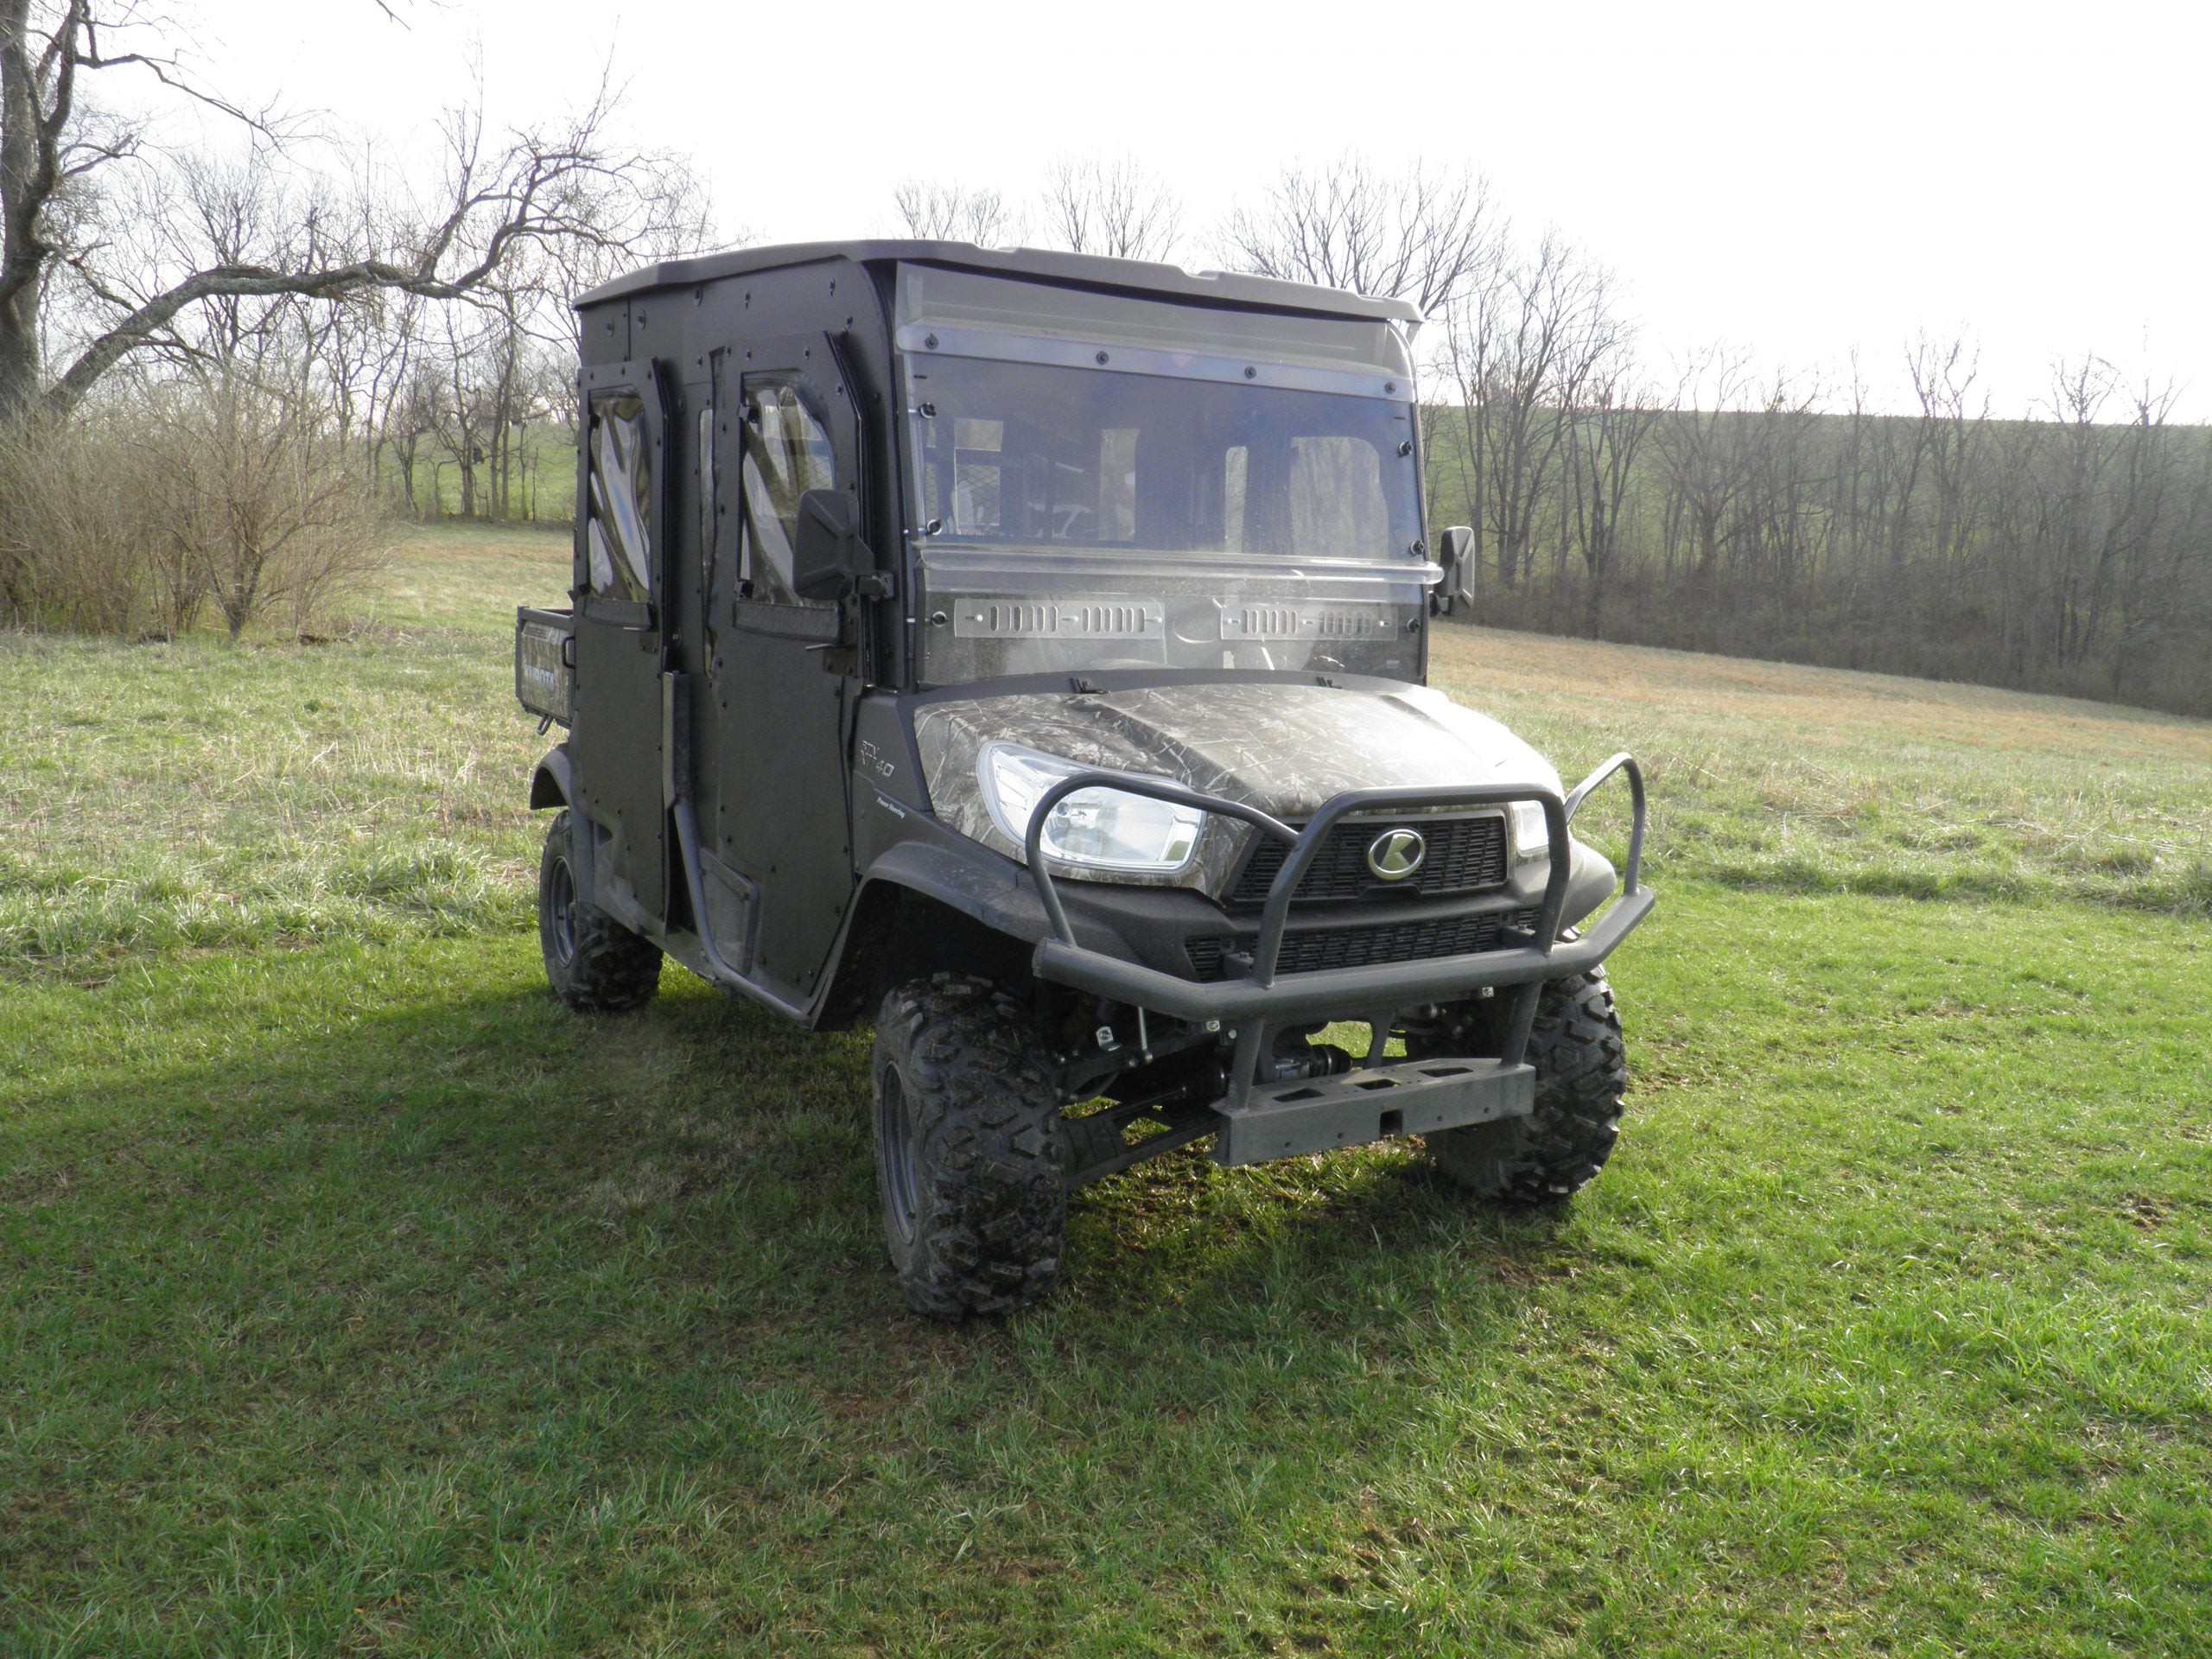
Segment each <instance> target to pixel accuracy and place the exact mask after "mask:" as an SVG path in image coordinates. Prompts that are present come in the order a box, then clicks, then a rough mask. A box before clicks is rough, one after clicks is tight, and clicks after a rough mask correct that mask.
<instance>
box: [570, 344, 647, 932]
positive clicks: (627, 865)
mask: <svg viewBox="0 0 2212 1659" xmlns="http://www.w3.org/2000/svg"><path fill="white" fill-rule="evenodd" d="M580 390H581V391H582V397H581V398H580V400H579V402H580V405H581V409H582V419H583V423H584V429H583V432H582V442H581V443H580V445H579V447H578V455H579V459H580V463H581V464H580V465H579V466H578V467H577V476H576V541H575V581H574V586H573V588H572V589H571V591H572V593H573V594H574V595H575V653H576V664H575V671H576V679H575V721H574V724H573V726H572V727H571V728H570V731H569V756H570V759H571V761H572V763H573V765H574V766H575V784H576V794H577V801H576V804H577V807H578V809H579V810H581V811H582V814H583V816H584V817H586V818H588V819H589V820H590V821H591V823H594V824H595V825H597V826H598V828H599V829H600V830H601V831H603V832H604V835H603V837H602V839H601V842H600V844H599V849H598V852H597V855H596V857H595V859H594V881H595V882H596V883H599V884H601V885H608V884H611V885H612V887H613V893H614V895H615V896H616V897H617V898H618V899H619V898H620V896H622V894H623V893H624V891H625V889H626V890H627V894H628V896H629V897H630V898H631V899H632V900H633V901H634V902H635V904H636V905H637V906H638V908H639V909H640V910H642V911H643V912H645V915H646V916H647V917H648V918H651V919H652V920H654V921H657V922H658V921H664V920H665V918H666V917H667V914H668V830H667V823H668V816H667V813H666V811H665V810H664V806H665V804H664V800H663V795H662V745H663V741H664V737H663V721H662V707H661V705H662V682H661V672H662V667H663V664H662V655H663V651H664V645H665V640H664V628H665V626H666V624H667V607H666V605H665V602H664V601H665V598H666V588H665V584H666V581H667V569H666V560H665V557H664V548H663V545H662V543H663V541H664V531H665V517H666V515H665V512H664V507H663V501H664V496H665V494H666V490H665V483H666V480H665V477H664V466H663V460H662V458H663V456H664V454H666V453H667V449H666V443H665V433H664V401H663V398H662V396H661V390H660V382H659V378H658V374H657V373H656V372H655V370H654V367H653V365H652V364H651V363H623V364H617V365H612V366H601V367H598V368H592V369H586V370H585V371H584V372H583V374H582V384H581V387H580ZM609 907H610V908H613V906H609Z"/></svg>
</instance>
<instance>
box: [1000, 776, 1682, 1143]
mask: <svg viewBox="0 0 2212 1659" xmlns="http://www.w3.org/2000/svg"><path fill="white" fill-rule="evenodd" d="M1616 773H1625V774H1626V776H1627V778H1628V782H1629V791H1630V802H1631V804H1632V807H1633V811H1634V819H1633V823H1632V824H1631V827H1630V831H1629V843H1628V863H1627V868H1625V870H1624V872H1623V876H1622V881H1621V890H1620V894H1619V897H1618V899H1616V901H1615V902H1614V904H1613V905H1612V906H1611V908H1610V909H1609V910H1607V911H1606V912H1605V915H1604V916H1602V917H1601V918H1599V920H1598V922H1597V923H1596V924H1595V925H1593V926H1592V927H1591V928H1590V929H1589V930H1588V931H1586V932H1585V933H1583V934H1582V935H1581V937H1580V938H1575V939H1573V940H1562V939H1560V937H1559V935H1560V921H1561V918H1562V915H1563V912H1564V911H1565V909H1566V906H1567V883H1568V878H1569V874H1570V864H1571V857H1570V853H1571V843H1570V841H1569V838H1568V834H1567V829H1568V826H1569V825H1570V824H1571V823H1573V819H1574V815H1575V813H1576V812H1577V811H1579V810H1580V808H1581V805H1582V803H1583V802H1584V801H1585V800H1586V799H1587V798H1588V797H1589V795H1590V793H1591V791H1593V790H1595V789H1597V788H1598V787H1599V785H1602V784H1604V783H1605V782H1606V781H1607V780H1608V779H1611V777H1613V776H1614V775H1615V774H1616ZM1093 788H1109V789H1118V790H1122V791H1127V792H1128V793H1130V794H1133V795H1143V796H1147V797H1150V798H1153V799H1154V800H1160V801H1166V802H1168V803H1170V804H1174V805H1178V806H1188V807H1194V808H1196V809H1198V810H1201V811H1205V812H1212V813H1218V814H1220V815H1221V816H1222V817H1230V818H1235V819H1237V820H1239V821H1241V822H1243V823H1249V824H1250V825H1252V826H1253V827H1254V828H1255V829H1257V830H1258V831H1259V832H1260V833H1261V834H1262V835H1267V836H1274V837H1276V838H1277V839H1279V840H1281V841H1286V842H1289V843H1290V851H1289V852H1288V854H1287V855H1285V857H1284V859H1283V861H1282V868H1281V869H1280V870H1278V871H1277V872H1276V873H1275V878H1274V883H1273V885H1271V886H1270V887H1268V897H1267V901H1266V903H1265V905H1264V906H1262V910H1261V913H1260V931H1259V938H1258V942H1257V944H1255V947H1254V949H1253V952H1252V968H1251V972H1250V975H1249V977H1246V978H1242V979H1230V980H1225V981H1219V982H1203V981H1198V980H1190V979H1183V978H1179V977H1178V976H1175V975H1173V974H1167V973H1162V972H1160V970H1159V969H1154V968H1147V967H1144V966H1142V965H1141V964H1140V963H1134V962H1128V961H1125V960H1123V959H1122V958H1121V957H1110V956H1108V955H1106V954H1104V953H1103V952H1102V951H1097V950H1087V949H1085V948H1084V946H1082V945H1080V944H1077V942H1076V938H1075V931H1074V929H1073V928H1072V927H1071V925H1070V924H1069V921H1068V915H1067V910H1066V908H1065V906H1063V905H1062V903H1061V902H1060V895H1059V892H1058V886H1057V883H1056V880H1055V878H1054V876H1053V874H1052V871H1051V869H1050V868H1047V861H1046V856H1045V852H1044V834H1045V823H1046V819H1047V818H1048V817H1050V816H1051V814H1052V809H1053V808H1054V807H1056V806H1058V804H1060V802H1061V801H1063V800H1065V798H1067V797H1068V796H1070V795H1072V794H1074V793H1076V792H1077V791H1078V790H1084V789H1093ZM1522 801H1534V802H1536V803H1537V804H1539V805H1541V807H1542V809H1543V813H1544V829H1545V836H1546V841H1547V849H1548V854H1549V856H1550V869H1549V871H1548V874H1547V877H1546V880H1545V882H1544V897H1543V902H1542V905H1541V908H1540V909H1539V911H1538V920H1537V924H1536V931H1535V939H1534V940H1533V941H1532V942H1531V943H1530V944H1526V945H1521V946H1515V947H1512V948H1510V949H1506V950H1487V951H1483V952H1480V953H1478V954H1472V955H1466V956H1457V957H1431V958H1427V959H1423V960H1419V961H1413V962H1396V963H1374V964H1370V965H1369V966H1366V967H1361V968H1337V969H1323V970H1321V971H1319V972H1314V973H1300V974H1294V975H1291V976H1287V977H1285V976H1279V975H1278V974H1277V971H1276V963H1277V962H1278V961H1279V960H1280V959H1281V951H1282V942H1283V935H1284V931H1285V930H1286V929H1287V926H1288V924H1289V920H1290V910H1291V901H1292V897H1293V895H1294V893H1296V892H1297V891H1298V887H1299V884H1300V882H1301V881H1302V880H1304V879H1305V876H1306V870H1307V869H1308V868H1310V867H1311V866H1312V864H1313V860H1314V858H1315V857H1316V856H1317V855H1319V852H1320V849H1321V848H1322V846H1323V845H1324V843H1325V842H1326V841H1327V839H1328V836H1329V833H1330V831H1331V830H1332V829H1334V828H1335V827H1336V825H1337V824H1338V822H1340V821H1341V820H1342V819H1344V818H1345V817H1351V815H1353V814H1355V813H1363V812H1365V813H1375V812H1383V813H1387V812H1391V811H1415V810H1433V809H1439V808H1442V809H1450V808H1454V807H1484V806H1497V807H1510V806H1512V805H1514V804H1516V803H1518V802H1522ZM1645 821H1646V813H1645V804H1644V791H1643V769H1642V768H1641V767H1639V766H1637V763H1636V760H1635V758H1634V757H1633V756H1631V755H1630V754H1627V753H1620V754H1616V755H1614V756H1613V757H1612V758H1611V760H1607V761H1606V762H1605V764H1604V765H1602V766H1599V767H1598V768H1597V769H1596V770H1595V771H1593V772H1591V774H1590V775H1589V776H1588V777H1587V778H1585V779H1583V780H1582V781H1581V782H1580V784H1578V785H1575V786H1574V788H1573V789H1572V790H1570V791H1567V794H1565V795H1564V796H1561V795H1559V794H1556V793H1554V792H1553V791H1549V790H1544V789H1527V788H1520V787H1514V786H1498V785H1477V786H1471V787H1466V788H1459V789H1445V790H1437V789H1423V788H1408V789H1363V790H1351V791H1346V792H1345V793H1344V794H1341V795H1338V796H1336V797H1334V798H1332V799H1331V800H1330V801H1328V802H1327V803H1326V804H1325V805H1323V807H1322V808H1321V810H1319V812H1317V813H1315V814H1314V815H1313V819H1312V820H1311V821H1310V822H1309V823H1307V824H1306V828H1305V829H1304V830H1303V831H1300V830H1298V829H1293V828H1292V827H1291V826H1290V825H1288V824H1287V823H1283V822H1282V821H1281V820H1280V819H1278V818H1274V817H1269V816H1268V814H1267V813H1265V812H1262V811H1261V810H1259V809H1258V808H1256V807H1251V806H1247V805H1244V804H1243V803H1241V802H1237V801H1230V800H1224V799H1223V798H1220V797H1218V796H1214V795H1205V794H1202V793H1200V792H1199V791H1196V790H1193V789H1188V788H1185V786H1184V785H1180V784H1177V783H1173V782H1170V781H1169V780H1168V779H1164V778H1154V777H1147V776H1144V775H1142V774H1141V773H1132V772H1107V771H1095V772H1078V773H1077V774H1076V775H1075V776H1073V777H1071V778H1066V779H1062V780H1061V781H1060V782H1058V783H1057V784H1055V785H1052V787H1051V788H1050V789H1048V790H1046V791H1045V793H1044V795H1043V796H1042V797H1041V798H1039V801H1038V803H1037V805H1036V808H1035V809H1034V810H1033V811H1032V812H1031V813H1030V815H1029V825H1028V832H1027V836H1026V837H1025V851H1026V852H1027V856H1028V861H1029V874H1030V877H1031V879H1032V880H1033V881H1034V882H1035V883H1036V886H1037V895H1038V898H1039V899H1040V900H1041V901H1042V903H1043V905H1044V906H1045V914H1046V918H1047V919H1048V920H1049V922H1050V923H1051V925H1052V934H1051V936H1050V937H1049V938H1045V939H1041V940H1039V942H1038V945H1037V950H1036V955H1035V957H1034V959H1033V969H1034V971H1035V972H1036V974H1037V976H1038V977H1039V978H1040V979H1044V980H1049V981H1051V982H1053V983H1055V984H1060V985H1067V986H1071V987H1072V988H1076V989H1077V990H1083V991H1088V992H1090V993H1091V994H1093V995H1098V996H1103V997H1106V998H1108V999H1109V1000H1111V1001H1118V1002H1126V1003H1129V1004H1131V1005H1133V1006H1135V1007H1138V1008H1141V1009H1149V1010H1151V1011H1153V1012H1154V1013H1157V1014H1166V1015H1168V1016H1170V1017H1172V1018H1174V1019H1179V1020H1189V1021H1191V1022H1192V1023H1193V1024H1197V1025H1201V1026H1204V1027H1205V1028H1206V1029H1208V1030H1217V1029H1225V1030H1228V1031H1229V1032H1230V1034H1231V1035H1232V1036H1233V1037H1234V1038H1235V1039H1236V1054H1235V1059H1234V1063H1233V1064H1232V1065H1231V1066H1230V1074H1229V1093H1228V1095H1227V1096H1226V1097H1225V1098H1224V1099H1223V1100H1222V1101H1221V1102H1219V1103H1217V1105H1216V1108H1215V1109H1216V1111H1217V1113H1218V1114H1219V1116H1220V1117H1221V1119H1222V1123H1221V1130H1220V1135H1219V1137H1218V1139H1217V1142H1216V1145H1215V1156H1216V1158H1217V1160H1219V1161H1221V1162H1223V1163H1246V1162H1256V1161H1259V1160H1261V1159H1263V1158H1269V1157H1281V1156H1284V1155H1287V1154H1290V1153H1293V1152H1299V1151H1312V1150H1317V1149H1319V1147H1323V1146H1327V1145H1354V1144H1358V1143H1360V1142H1362V1141H1370V1140H1374V1139H1376V1138H1378V1137H1379V1136H1380V1135H1391V1134H1402V1133H1414V1132H1415V1131H1416V1129H1417V1128H1448V1127H1452V1126H1453V1125H1454V1124H1457V1123H1467V1122H1481V1121H1483V1120H1484V1119H1485V1118H1490V1117H1502V1116H1514V1115H1516V1113H1525V1112H1526V1111H1528V1110H1529V1109H1530V1108H1531V1106H1532V1105H1533V1103H1534V1074H1533V1073H1532V1072H1531V1071H1530V1070H1529V1067H1528V1066H1527V1065H1525V1064H1524V1063H1523V1062H1524V1058H1525V1056H1526V1053H1527V1050H1528V1044H1529V1029H1530V1027H1532V1026H1533V1024H1534V1023H1535V1016H1536V1002H1537V998H1538V997H1539V996H1540V995H1541V991H1542V987H1543V984H1544V982H1546V981H1548V980H1554V979H1562V978H1565V977H1567V976H1569V975H1573V974H1578V973H1583V972H1586V971H1587V970H1588V969H1592V968H1594V967H1596V966H1597V965H1598V964H1599V963H1601V962H1603V961H1604V960H1605V958H1606V957H1608V956H1610V955H1611V953H1612V951H1613V949H1614V947H1615V946H1617V945H1618V944H1620V942H1621V941H1622V940H1623V939H1624V938H1627V937H1628V935H1629V933H1630V931H1632V930H1633V929H1634V928H1635V927H1636V926H1637V924H1638V923H1640V922H1642V921H1643V918H1644V917H1645V916H1647V915H1648V914H1649V913H1650V910H1651V905H1652V899H1653V894H1652V892H1651V890H1650V889H1649V887H1645V886H1643V836H1644V826H1645ZM1486 988H1487V989H1493V990H1496V989H1511V990H1512V991H1513V993H1514V1000H1513V1006H1512V1008H1511V1010H1510V1016H1509V1018H1508V1020H1507V1023H1506V1028H1505V1039H1504V1041H1503V1044H1502V1045H1501V1048H1500V1052H1499V1053H1498V1055H1497V1057H1496V1058H1486V1059H1484V1060H1482V1061H1480V1062H1478V1063H1476V1064H1475V1065H1472V1066H1468V1065H1466V1063H1464V1062H1452V1063H1451V1064H1452V1065H1453V1066H1455V1067H1459V1068H1460V1069H1459V1070H1455V1071H1451V1072H1450V1074H1449V1076H1448V1077H1447V1076H1446V1075H1445V1074H1444V1073H1443V1072H1440V1071H1438V1070H1437V1063H1436V1062H1433V1061H1432V1062H1425V1063H1420V1064H1408V1065H1397V1066H1386V1065H1383V1064H1382V1060H1383V1045H1384V1043H1385V1042H1386V1041H1387V1040H1388V1039H1389V1033H1390V1027H1391V1026H1392V1025H1393V1024H1394V1023H1395V1021H1396V1019H1397V1015H1398V1013H1399V1011H1400V1010H1402V1009H1404V1008H1408V1007H1417V1006H1419V1005H1421V1004H1422V1003H1428V1002H1452V1001H1459V1000H1461V999H1463V998H1465V997H1468V996H1471V995H1475V994H1476V993H1478V992H1479V991H1482V990H1484V989H1486ZM1345 1019H1349V1020H1353V1021H1355V1022H1357V1023H1360V1024H1364V1025H1366V1026H1367V1027H1369V1029H1370V1041H1369V1045H1368V1052H1367V1054H1366V1057H1365V1058H1364V1060H1363V1062H1362V1067H1363V1069H1362V1071H1360V1072H1359V1073H1357V1074H1355V1076H1354V1077H1352V1078H1351V1079H1350V1080H1348V1081H1343V1080H1340V1081H1339V1083H1338V1084H1324V1085H1317V1084H1313V1083H1310V1082H1304V1081H1301V1082H1299V1083H1295V1084H1274V1083H1268V1082H1266V1081H1263V1080H1262V1077H1261V1066H1262V1063H1263V1062H1265V1061H1266V1060H1267V1059H1268V1057H1269V1056H1270V1054H1271V1052H1272V1043H1273V1039H1274V1031H1275V1030H1276V1029H1277V1028H1279V1027H1283V1026H1287V1025H1298V1024H1310V1023H1312V1022H1313V1021H1315V1020H1345ZM1400 1074H1404V1075H1402V1076H1401V1075H1400ZM1401 1091H1404V1092H1401ZM1394 1102H1400V1103H1394ZM1409 1109H1410V1111H1411V1113H1412V1116H1408V1110H1409Z"/></svg>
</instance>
